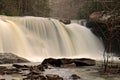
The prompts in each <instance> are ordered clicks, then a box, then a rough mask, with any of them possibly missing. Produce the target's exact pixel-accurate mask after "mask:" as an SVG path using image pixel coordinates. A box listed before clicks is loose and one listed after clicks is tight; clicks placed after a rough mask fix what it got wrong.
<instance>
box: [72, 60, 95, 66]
mask: <svg viewBox="0 0 120 80" xmlns="http://www.w3.org/2000/svg"><path fill="white" fill-rule="evenodd" d="M73 62H74V63H75V64H76V66H78V67H79V66H94V65H95V64H96V61H95V60H93V59H88V58H81V59H74V60H73Z"/></svg>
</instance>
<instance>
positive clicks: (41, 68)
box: [37, 65, 48, 71]
mask: <svg viewBox="0 0 120 80" xmlns="http://www.w3.org/2000/svg"><path fill="white" fill-rule="evenodd" d="M37 68H38V69H39V70H40V71H45V69H46V68H48V66H47V65H38V66H37Z"/></svg>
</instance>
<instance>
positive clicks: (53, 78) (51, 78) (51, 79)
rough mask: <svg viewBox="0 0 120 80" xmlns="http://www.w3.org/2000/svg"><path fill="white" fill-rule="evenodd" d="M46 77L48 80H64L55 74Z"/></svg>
mask: <svg viewBox="0 0 120 80" xmlns="http://www.w3.org/2000/svg"><path fill="white" fill-rule="evenodd" d="M46 77H47V79H48V80H63V78H62V77H60V76H59V75H55V74H47V75H46Z"/></svg>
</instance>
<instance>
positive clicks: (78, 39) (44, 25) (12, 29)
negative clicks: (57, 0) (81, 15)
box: [0, 16, 103, 61]
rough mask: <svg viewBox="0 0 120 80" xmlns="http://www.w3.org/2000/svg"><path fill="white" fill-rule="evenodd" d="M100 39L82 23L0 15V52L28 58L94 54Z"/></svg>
mask: <svg viewBox="0 0 120 80" xmlns="http://www.w3.org/2000/svg"><path fill="white" fill-rule="evenodd" d="M102 51H103V45H102V42H101V41H100V40H99V39H98V38H97V37H96V36H95V35H94V34H93V33H92V32H91V31H90V30H89V29H87V28H86V27H84V26H81V25H78V24H70V25H64V24H63V23H61V22H59V21H58V20H56V19H51V18H41V17H30V16H28V17H3V16H2V17H0V52H1V53H6V52H7V53H8V52H11V53H14V54H16V55H18V56H20V57H24V58H27V59H29V60H31V61H40V60H41V59H42V58H47V57H55V58H57V57H90V58H97V57H99V55H101V53H102Z"/></svg>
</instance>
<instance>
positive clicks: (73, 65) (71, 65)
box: [60, 63, 76, 68]
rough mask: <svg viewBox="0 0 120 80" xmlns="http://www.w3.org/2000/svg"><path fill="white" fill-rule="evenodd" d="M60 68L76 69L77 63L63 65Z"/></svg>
mask: <svg viewBox="0 0 120 80" xmlns="http://www.w3.org/2000/svg"><path fill="white" fill-rule="evenodd" d="M60 67H62V68H68V67H69V68H72V67H76V64H75V63H71V64H64V65H61V66H60Z"/></svg>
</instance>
